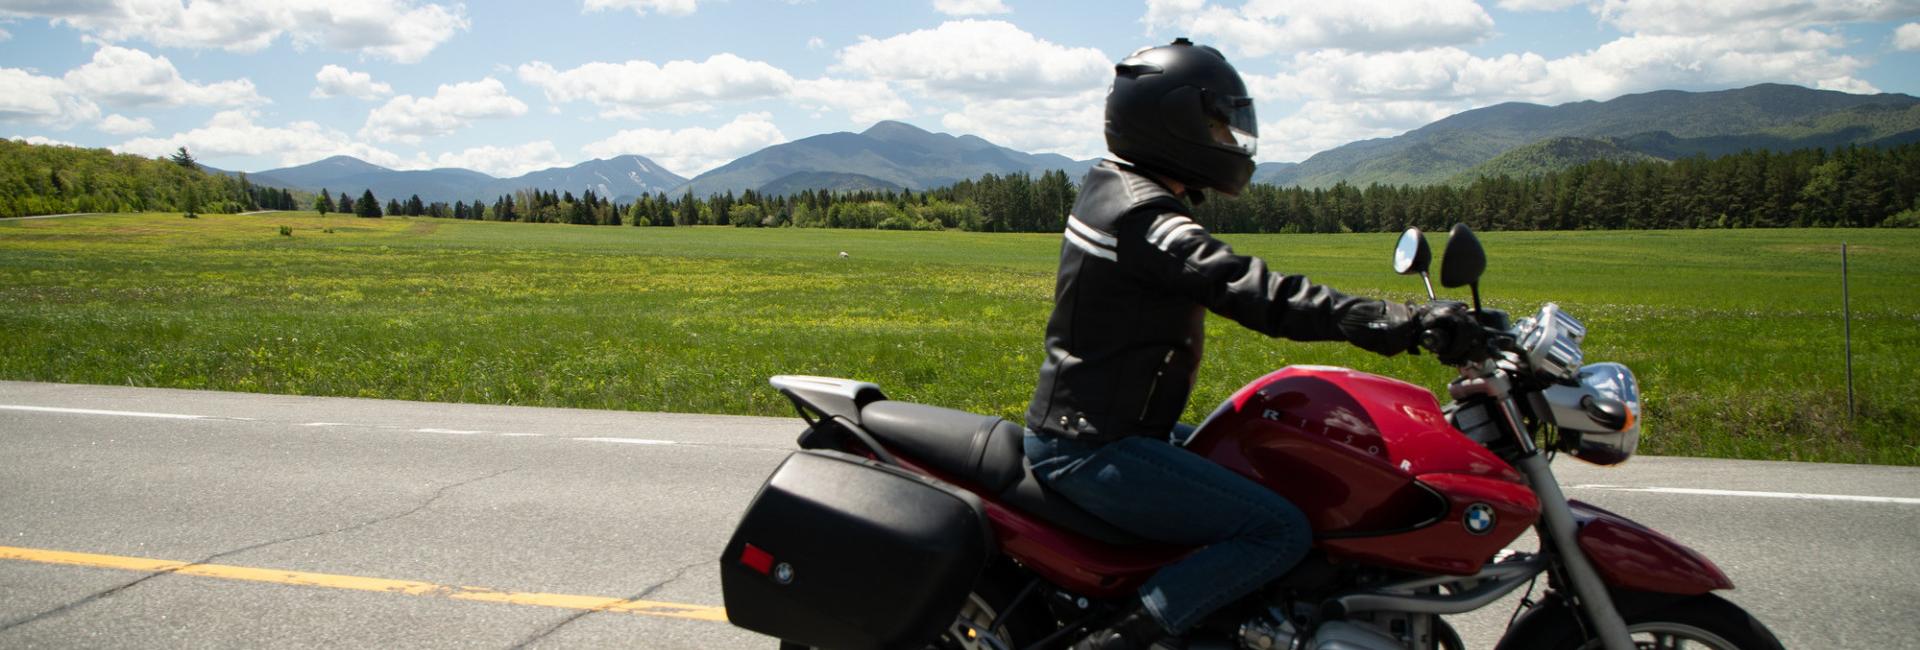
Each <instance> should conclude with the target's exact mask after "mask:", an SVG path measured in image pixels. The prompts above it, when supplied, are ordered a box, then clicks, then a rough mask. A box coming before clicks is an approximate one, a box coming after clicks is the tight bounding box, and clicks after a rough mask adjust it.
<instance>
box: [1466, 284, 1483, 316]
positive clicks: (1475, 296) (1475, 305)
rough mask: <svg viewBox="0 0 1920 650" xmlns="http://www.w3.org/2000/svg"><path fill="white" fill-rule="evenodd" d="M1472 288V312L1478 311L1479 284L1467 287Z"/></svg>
mask: <svg viewBox="0 0 1920 650" xmlns="http://www.w3.org/2000/svg"><path fill="white" fill-rule="evenodd" d="M1467 286H1470V287H1472V288H1473V310H1474V311H1480V283H1478V282H1475V283H1473V284H1470V285H1467Z"/></svg>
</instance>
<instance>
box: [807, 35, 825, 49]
mask: <svg viewBox="0 0 1920 650" xmlns="http://www.w3.org/2000/svg"><path fill="white" fill-rule="evenodd" d="M826 46H827V40H826V39H824V38H820V37H818V36H815V37H813V38H809V39H807V49H809V50H817V49H820V48H823V47H826Z"/></svg>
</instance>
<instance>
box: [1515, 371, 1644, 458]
mask: <svg viewBox="0 0 1920 650" xmlns="http://www.w3.org/2000/svg"><path fill="white" fill-rule="evenodd" d="M1575 379H1576V380H1577V383H1576V384H1575V385H1570V386H1569V385H1555V386H1553V387H1551V388H1548V389H1546V390H1543V391H1540V392H1539V393H1536V395H1538V399H1540V400H1541V401H1543V402H1545V403H1544V404H1537V406H1544V407H1545V408H1536V409H1535V412H1536V413H1539V414H1544V415H1546V416H1547V417H1551V418H1553V424H1554V426H1556V427H1559V429H1560V437H1561V447H1562V448H1564V449H1566V450H1568V451H1571V452H1573V455H1574V456H1575V457H1577V458H1579V459H1580V460H1584V461H1587V462H1590V463H1596V464H1600V465H1613V464H1615V463H1619V462H1621V461H1624V460H1626V459H1628V458H1630V457H1632V456H1633V451H1634V449H1636V448H1638V447H1639V446H1640V383H1639V381H1637V380H1635V379H1634V377H1633V371H1632V370H1629V369H1627V367H1626V366H1623V365H1620V364H1617V363H1596V364H1592V365H1589V366H1585V367H1582V368H1580V370H1579V372H1578V373H1576V374H1575ZM1619 406H1623V407H1624V408H1625V412H1624V413H1619V412H1616V411H1614V410H1612V409H1615V408H1616V407H1619Z"/></svg>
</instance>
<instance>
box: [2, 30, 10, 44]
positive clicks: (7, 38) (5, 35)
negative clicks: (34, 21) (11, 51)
mask: <svg viewBox="0 0 1920 650" xmlns="http://www.w3.org/2000/svg"><path fill="white" fill-rule="evenodd" d="M10 40H13V32H9V31H7V30H5V29H0V43H5V42H7V41H10Z"/></svg>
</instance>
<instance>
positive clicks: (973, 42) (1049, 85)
mask: <svg viewBox="0 0 1920 650" xmlns="http://www.w3.org/2000/svg"><path fill="white" fill-rule="evenodd" d="M981 61H992V62H993V64H992V65H982V64H981V63H980V62H981ZM1112 65H1113V62H1112V61H1111V60H1109V59H1108V57H1107V55H1105V54H1102V53H1101V52H1100V51H1099V50H1096V49H1093V48H1087V47H1080V48H1074V47H1066V46H1063V45H1057V44H1054V43H1051V42H1048V41H1046V40H1043V39H1040V38H1037V37H1035V36H1034V35H1032V34H1029V33H1027V32H1025V31H1021V29H1020V28H1019V27H1016V26H1014V25H1013V24H1011V23H1007V22H1003V21H998V20H985V21H982V20H962V21H951V22H947V23H943V24H941V25H940V26H939V27H936V28H934V29H922V30H917V31H914V32H910V33H906V34H900V35H898V36H892V37H889V38H885V39H880V40H875V39H873V38H871V37H862V38H861V39H860V42H859V43H857V44H854V45H852V46H849V47H847V48H846V49H843V50H841V51H840V62H839V64H837V65H836V66H835V67H836V69H838V70H845V71H853V72H860V73H864V74H866V75H868V76H870V77H873V78H875V79H879V80H883V81H898V82H904V83H906V84H908V86H909V87H911V88H916V89H919V90H922V91H925V92H931V93H937V94H956V95H961V96H973V97H982V98H989V97H992V98H1004V97H1058V96H1064V95H1075V94H1079V93H1081V92H1083V91H1085V90H1087V89H1088V88H1105V87H1106V86H1107V84H1108V83H1109V82H1111V81H1112V77H1113V71H1112V70H1113V69H1112Z"/></svg>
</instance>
